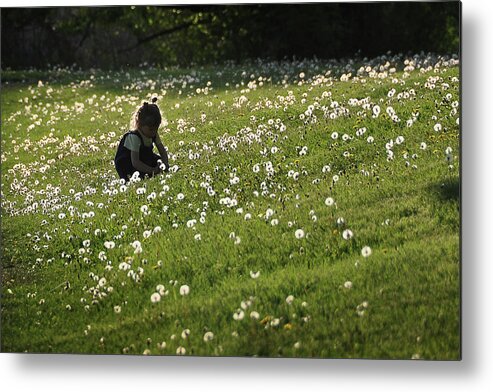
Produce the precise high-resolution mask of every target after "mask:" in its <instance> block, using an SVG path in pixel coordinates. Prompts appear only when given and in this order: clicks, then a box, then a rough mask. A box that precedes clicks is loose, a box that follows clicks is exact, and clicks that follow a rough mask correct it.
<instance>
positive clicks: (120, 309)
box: [113, 305, 122, 314]
mask: <svg viewBox="0 0 493 392" xmlns="http://www.w3.org/2000/svg"><path fill="white" fill-rule="evenodd" d="M113 310H114V312H115V313H116V314H118V313H120V312H121V311H122V307H121V306H118V305H116V306H114V307H113Z"/></svg>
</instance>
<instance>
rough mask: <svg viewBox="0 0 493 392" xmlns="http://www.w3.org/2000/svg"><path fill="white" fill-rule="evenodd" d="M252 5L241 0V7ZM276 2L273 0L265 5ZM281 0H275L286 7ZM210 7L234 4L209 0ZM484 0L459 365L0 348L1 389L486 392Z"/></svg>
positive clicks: (469, 149)
mask: <svg viewBox="0 0 493 392" xmlns="http://www.w3.org/2000/svg"><path fill="white" fill-rule="evenodd" d="M248 2H251V1H243V2H241V3H248ZM272 2H274V1H272ZM287 2H289V1H282V3H287ZM166 3H167V4H173V3H175V4H176V3H182V4H183V3H189V4H192V3H199V2H197V1H188V2H186V1H181V2H178V1H177V2H171V1H168V2H153V1H149V2H146V1H135V0H134V1H98V2H90V1H80V0H79V1H63V2H62V1H46V2H43V4H39V3H36V2H33V1H23V0H16V1H10V0H6V1H2V4H1V6H2V7H6V6H16V7H19V6H41V5H43V6H50V5H56V6H70V5H130V4H135V5H139V4H166ZM211 3H217V4H219V3H228V4H232V3H238V2H231V1H214V2H211ZM490 4H491V2H488V1H484V0H464V1H463V4H462V8H463V14H462V15H463V36H462V37H463V54H462V64H463V75H462V76H463V79H462V82H463V113H462V130H463V134H462V142H463V145H462V153H463V154H462V165H463V166H462V246H463V249H462V267H463V268H462V278H463V281H462V282H463V288H462V295H463V297H462V310H463V318H462V320H463V360H462V361H461V362H414V361H378V360H374V361H369V360H368V361H362V360H311V359H305V360H295V359H248V358H174V357H169V358H156V357H152V358H142V357H122V356H81V355H22V354H0V384H1V386H2V390H6V391H9V390H24V388H26V389H27V388H29V389H31V390H43V389H45V388H47V389H49V390H50V391H67V390H69V391H84V392H87V391H90V390H93V389H98V390H102V391H110V390H115V389H117V390H118V391H119V392H121V391H133V392H135V391H141V390H143V391H154V390H156V391H159V390H163V391H188V390H192V391H195V390H197V391H207V390H213V391H216V392H219V391H228V392H234V391H236V390H252V391H256V390H259V391H264V390H265V391H272V390H275V391H300V390H301V391H303V390H308V391H310V390H321V388H324V389H325V390H326V389H327V388H330V387H332V388H334V389H335V388H337V389H340V390H342V391H348V390H358V391H365V392H367V391H368V392H371V391H379V392H386V391H394V390H398V391H404V392H405V391H412V392H415V391H431V390H437V391H447V392H453V391H461V392H463V391H465V390H467V391H485V390H488V388H489V387H488V385H490V386H491V385H493V377H492V372H491V371H490V367H491V365H490V362H491V356H492V355H493V346H492V336H493V324H492V314H493V308H492V305H491V301H492V299H493V292H492V291H493V290H492V287H493V284H492V282H491V281H492V277H493V271H492V270H493V268H492V266H493V260H492V258H491V257H489V256H490V255H491V254H492V250H491V249H490V247H491V243H492V241H491V238H490V237H491V235H490V230H489V229H490V226H491V224H490V221H491V219H492V218H493V215H492V206H493V203H492V200H491V198H492V193H491V186H490V184H491V183H492V182H493V176H492V174H491V169H490V167H491V156H492V152H491V149H492V148H493V140H492V139H493V127H492V126H491V124H492V122H493V118H492V113H493V110H492V109H493V108H492V107H491V105H492V104H493V100H492V99H491V97H492V94H493V86H492V80H493V78H492V77H491V73H492V72H493V70H492V69H491V65H492V64H493V62H492V54H491V52H492V50H491V41H492V38H493V34H492V32H493V31H492V26H493V23H492V21H491V15H492V14H491V7H490Z"/></svg>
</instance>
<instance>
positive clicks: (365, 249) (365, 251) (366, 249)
mask: <svg viewBox="0 0 493 392" xmlns="http://www.w3.org/2000/svg"><path fill="white" fill-rule="evenodd" d="M361 255H362V256H363V257H368V256H370V255H371V248H370V247H369V246H364V247H363V249H361Z"/></svg>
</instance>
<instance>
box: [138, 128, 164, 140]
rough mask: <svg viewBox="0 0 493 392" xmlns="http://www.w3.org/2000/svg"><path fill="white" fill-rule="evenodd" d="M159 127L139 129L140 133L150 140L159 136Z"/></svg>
mask: <svg viewBox="0 0 493 392" xmlns="http://www.w3.org/2000/svg"><path fill="white" fill-rule="evenodd" d="M158 128H159V126H157V127H150V126H149V125H143V126H140V127H139V131H140V132H141V133H142V134H143V135H144V136H146V137H148V138H153V137H155V136H156V135H157V130H158Z"/></svg>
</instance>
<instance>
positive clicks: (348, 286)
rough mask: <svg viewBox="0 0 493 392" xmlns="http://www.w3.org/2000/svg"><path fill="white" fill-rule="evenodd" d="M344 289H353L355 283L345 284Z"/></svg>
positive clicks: (348, 282)
mask: <svg viewBox="0 0 493 392" xmlns="http://www.w3.org/2000/svg"><path fill="white" fill-rule="evenodd" d="M344 287H345V288H346V289H351V288H352V287H353V282H351V281H349V280H348V281H347V282H344Z"/></svg>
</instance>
